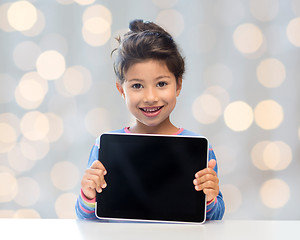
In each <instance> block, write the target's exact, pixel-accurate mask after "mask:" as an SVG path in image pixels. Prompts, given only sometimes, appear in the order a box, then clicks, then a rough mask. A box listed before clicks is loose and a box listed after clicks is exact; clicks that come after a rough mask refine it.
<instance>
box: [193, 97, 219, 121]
mask: <svg viewBox="0 0 300 240" xmlns="http://www.w3.org/2000/svg"><path fill="white" fill-rule="evenodd" d="M192 111H193V116H194V118H195V119H196V120H197V121H198V122H200V123H202V124H211V123H214V122H215V121H217V119H218V118H219V117H220V116H221V114H222V105H221V102H220V101H219V99H218V98H216V97H215V96H213V95H211V94H208V93H204V94H202V95H200V96H199V97H197V98H196V99H195V101H194V103H193V106H192Z"/></svg>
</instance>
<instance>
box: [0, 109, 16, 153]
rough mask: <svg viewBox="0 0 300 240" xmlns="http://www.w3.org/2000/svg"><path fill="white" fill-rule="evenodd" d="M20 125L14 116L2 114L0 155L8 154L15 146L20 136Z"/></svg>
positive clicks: (0, 119) (0, 120) (0, 115)
mask: <svg viewBox="0 0 300 240" xmlns="http://www.w3.org/2000/svg"><path fill="white" fill-rule="evenodd" d="M19 124H20V121H19V119H18V118H17V117H16V116H15V115H14V114H12V113H3V114H0V133H1V134H0V153H7V152H9V151H11V150H12V149H13V147H14V146H15V144H16V142H17V140H18V137H19V135H20V129H19Z"/></svg>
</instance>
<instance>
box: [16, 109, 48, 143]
mask: <svg viewBox="0 0 300 240" xmlns="http://www.w3.org/2000/svg"><path fill="white" fill-rule="evenodd" d="M20 127H21V132H22V134H23V135H24V137H26V138H27V139H28V140H31V141H38V140H42V139H44V138H45V137H46V136H47V134H48V132H49V120H48V118H47V116H46V115H45V114H43V113H41V112H39V111H32V112H27V113H26V114H25V115H24V116H23V118H22V119H21V123H20Z"/></svg>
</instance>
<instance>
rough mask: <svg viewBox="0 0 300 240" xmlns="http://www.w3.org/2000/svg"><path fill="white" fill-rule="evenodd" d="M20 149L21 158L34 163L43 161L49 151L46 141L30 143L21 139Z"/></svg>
mask: <svg viewBox="0 0 300 240" xmlns="http://www.w3.org/2000/svg"><path fill="white" fill-rule="evenodd" d="M20 148H21V152H22V154H23V156H24V157H25V158H28V159H29V160H32V161H36V160H40V159H43V158H44V157H45V156H46V155H47V154H48V153H49V150H50V144H49V141H47V140H45V139H44V140H40V141H30V140H28V139H26V138H22V140H21V141H20Z"/></svg>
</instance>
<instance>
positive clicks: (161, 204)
mask: <svg viewBox="0 0 300 240" xmlns="http://www.w3.org/2000/svg"><path fill="white" fill-rule="evenodd" d="M207 157H208V141H207V139H206V138H202V137H186V136H160V135H135V134H103V135H101V137H100V150H99V160H100V161H101V162H102V164H103V165H104V166H105V168H106V170H107V175H106V176H105V181H106V182H107V187H106V188H105V189H103V191H102V193H100V194H99V193H97V199H96V200H97V208H96V209H97V210H96V214H97V216H98V217H99V218H117V219H120V218H121V219H134V220H155V221H179V222H198V223H201V222H204V220H205V211H206V202H205V194H204V193H203V191H199V192H197V191H196V190H195V187H194V184H193V180H194V178H195V173H196V172H197V171H199V170H202V169H204V168H206V166H207Z"/></svg>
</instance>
